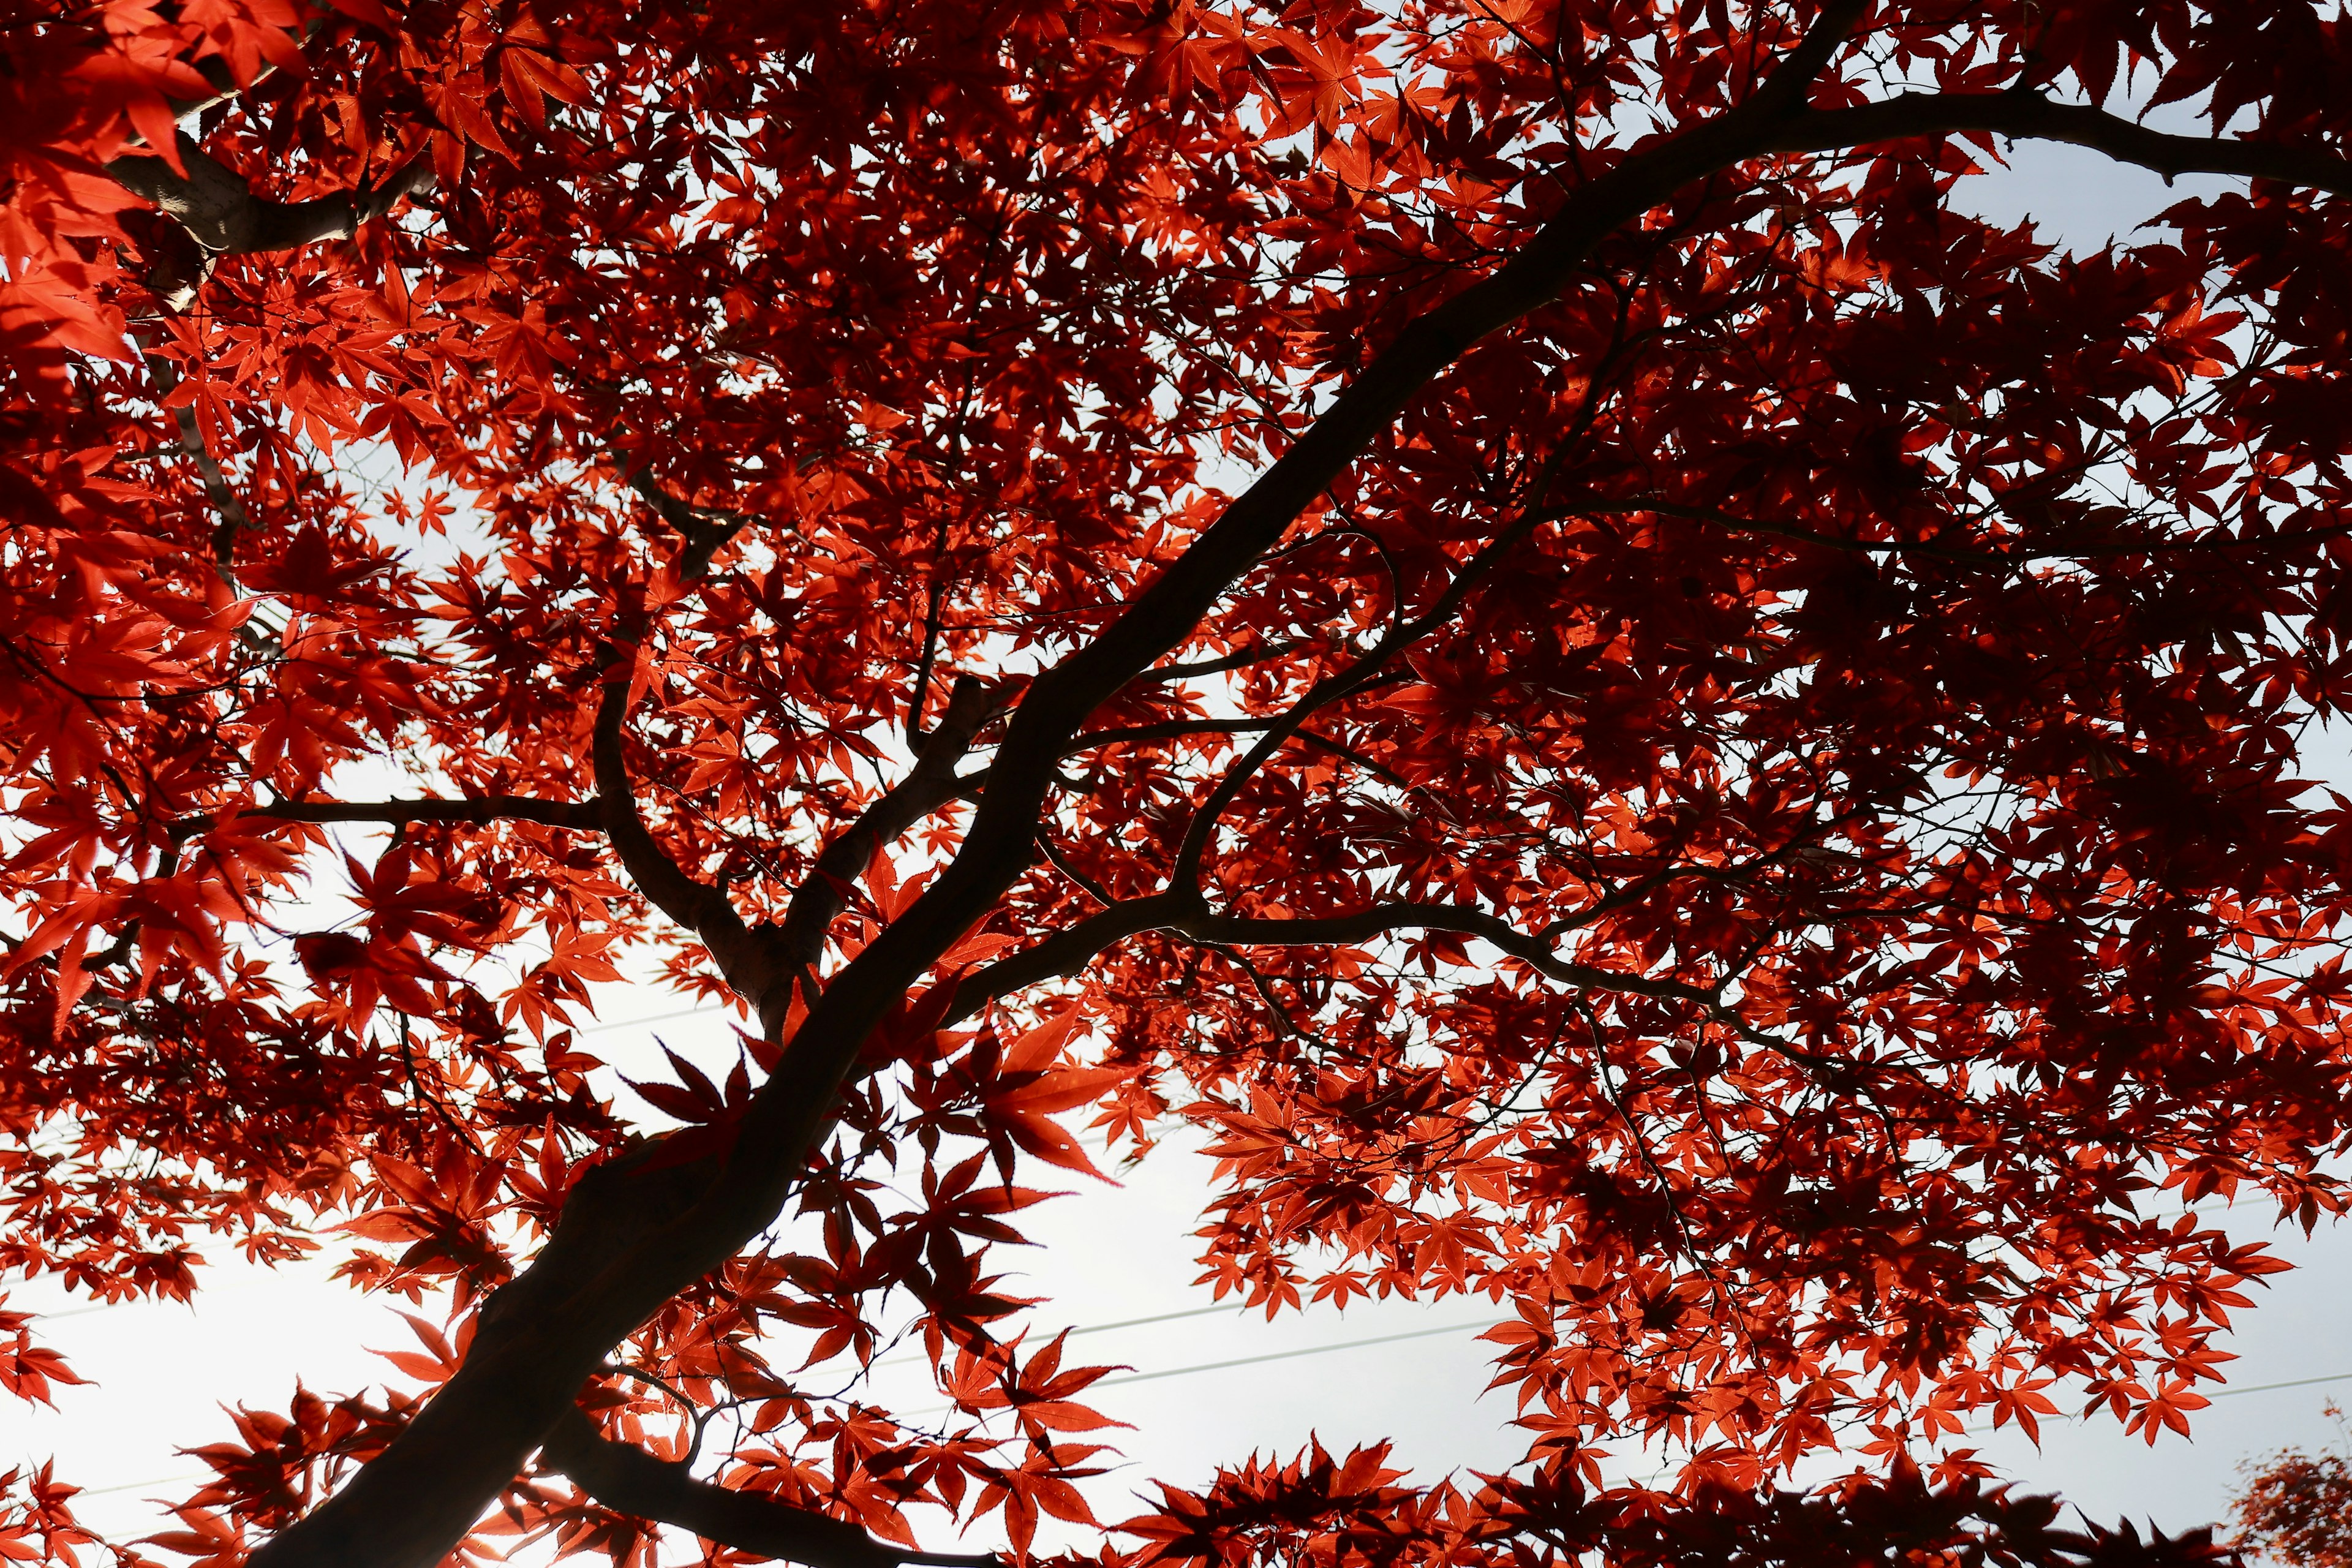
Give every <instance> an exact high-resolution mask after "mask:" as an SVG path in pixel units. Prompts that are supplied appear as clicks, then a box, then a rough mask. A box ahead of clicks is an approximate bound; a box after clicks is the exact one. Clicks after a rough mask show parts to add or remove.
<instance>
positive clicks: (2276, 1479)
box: [2237, 1405, 2352, 1568]
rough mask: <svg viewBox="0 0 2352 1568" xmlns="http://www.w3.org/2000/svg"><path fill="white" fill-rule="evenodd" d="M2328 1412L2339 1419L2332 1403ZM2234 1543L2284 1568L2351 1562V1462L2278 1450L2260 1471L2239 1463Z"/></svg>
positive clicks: (2339, 1455) (2329, 1567) (2337, 1566)
mask: <svg viewBox="0 0 2352 1568" xmlns="http://www.w3.org/2000/svg"><path fill="white" fill-rule="evenodd" d="M2327 1413H2328V1414H2329V1415H2334V1416H2336V1418H2337V1420H2338V1421H2339V1423H2340V1422H2341V1420H2342V1415H2343V1413H2342V1412H2341V1411H2338V1410H2337V1409H2336V1408H2335V1407H2334V1406H2333V1405H2330V1406H2329V1407H2328V1412H2327ZM2244 1473H2245V1474H2246V1485H2245V1489H2244V1490H2242V1492H2240V1493H2239V1494H2238V1523H2239V1524H2240V1525H2241V1526H2242V1527H2243V1528H2242V1529H2241V1530H2240V1531H2239V1532H2238V1538H2237V1544H2238V1545H2239V1546H2240V1547H2242V1548H2243V1549H2245V1550H2248V1551H2253V1552H2261V1553H2262V1554H2263V1556H2265V1557H2268V1558H2271V1559H2272V1560H2273V1561H2275V1562H2279V1563H2286V1564H2288V1568H2344V1565H2345V1564H2346V1563H2352V1460H2347V1455H2346V1454H2345V1453H2344V1452H2343V1451H2342V1450H2340V1449H2339V1450H2337V1451H2336V1452H2333V1453H2323V1454H2321V1455H2320V1456H2319V1457H2318V1458H2313V1457H2312V1456H2311V1455H2309V1454H2305V1453H2303V1452H2301V1451H2300V1450H2297V1449H2292V1448H2290V1449H2283V1450H2282V1451H2280V1452H2278V1453H2276V1454H2273V1455H2272V1456H2271V1457H2270V1458H2269V1459H2268V1461H2267V1462H2265V1463H2264V1464H2263V1466H2262V1467H2261V1468H2259V1469H2257V1468H2254V1467H2253V1466H2252V1465H2248V1466H2246V1467H2244Z"/></svg>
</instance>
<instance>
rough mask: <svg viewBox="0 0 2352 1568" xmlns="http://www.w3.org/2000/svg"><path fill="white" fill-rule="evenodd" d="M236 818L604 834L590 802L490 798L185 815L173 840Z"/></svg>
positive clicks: (327, 803) (309, 803)
mask: <svg viewBox="0 0 2352 1568" xmlns="http://www.w3.org/2000/svg"><path fill="white" fill-rule="evenodd" d="M231 816H266V817H269V818H271V819H273V820H275V821H278V822H318V823H325V822H381V823H387V824H389V825H391V826H394V827H405V826H409V825H411V824H413V823H452V824H474V825H480V824H486V823H492V822H536V823H539V824H540V825H541V826H546V827H568V828H571V829H572V831H574V832H577V833H602V832H603V831H604V818H603V816H601V815H600V813H599V811H598V809H597V806H596V805H595V804H594V803H593V802H590V801H570V800H546V799H542V798H541V797H540V796H538V795H479V796H477V797H475V798H472V799H468V800H349V801H346V800H289V801H279V802H278V803H277V804H275V805H241V806H238V807H236V809H235V810H233V811H229V812H206V813H205V814H203V815H201V816H184V817H182V818H180V819H179V820H178V821H177V822H174V823H173V824H172V826H171V829H170V831H171V835H172V837H173V838H174V839H184V838H191V837H194V836H195V835H197V834H199V833H209V832H210V831H212V829H213V828H214V827H215V826H217V825H218V824H219V823H220V822H221V821H223V820H224V819H225V818H226V817H231Z"/></svg>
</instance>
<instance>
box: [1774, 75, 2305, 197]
mask: <svg viewBox="0 0 2352 1568" xmlns="http://www.w3.org/2000/svg"><path fill="white" fill-rule="evenodd" d="M1956 131H1989V132H1994V133H1996V134H1998V135H2002V136H2011V137H2017V138H2020V139H2022V140H2030V141H2041V142H2072V143H2074V145H2075V146H2077V147H2089V148H2092V149H2094V150H2095V151H2097V152H2101V153H2105V154H2106V155H2107V156H2108V157H2110V158H2113V159H2115V160H2116V161H2117V162H2118V163H2137V164H2138V165H2139V166H2140V167H2142V168H2144V169H2153V170H2154V171H2155V172H2156V173H2158V174H2162V175H2163V176H2164V177H2165V178H2166V179H2167V180H2170V179H2172V178H2173V177H2174V176H2176V175H2179V174H2242V175H2245V176H2248V177H2250V178H2252V179H2257V180H2276V181H2279V182H2280V183H2281V184H2289V185H2303V186H2308V187H2310V188H2312V189H2315V190H2322V191H2330V192H2333V193H2334V194H2336V195H2352V159H2347V158H2346V157H2344V156H2343V155H2342V154H2340V153H2332V152H2329V151H2327V150H2326V149H2325V148H2321V147H2297V146H2293V145H2290V144H2288V143H2286V142H2250V141H2245V140H2242V139H2241V138H2237V137H2209V136H2175V135H2171V134H2169V133H2168V132H2161V131H2151V130H2149V129H2148V128H2147V126H2145V125H2141V124H2139V123H2138V122H2137V121H2130V120H2126V119H2124V118H2123V117H2122V116H2121V115H2116V114H2110V113H2108V112H2107V111H2106V110H2103V109H2093V108H2091V107H2090V106H2089V105H2087V104H2074V103H2058V102H2054V101H2053V100H2050V99H2047V98H2044V97H2043V96H2042V94H2041V93H2039V92H2034V91H2031V90H2011V91H2009V92H1985V93H1931V92H1910V93H1905V94H1903V95H1901V96H1900V97H1897V98H1891V99H1888V100H1885V102H1882V103H1867V104H1861V105H1858V106H1856V107H1854V108H1852V109H1826V110H1811V111H1810V112H1807V113H1804V114H1800V115H1798V116H1796V117H1795V118H1794V119H1792V120H1790V121H1787V122H1786V123H1785V124H1783V125H1782V126H1780V128H1779V129H1778V130H1777V131H1775V132H1773V133H1772V134H1771V135H1770V136H1769V137H1768V138H1767V139H1766V141H1765V142H1764V143H1763V145H1762V146H1761V147H1760V148H1759V151H1762V152H1769V153H1823V152H1831V151H1834V150H1837V149H1841V148H1846V147H1854V146H1861V145H1865V144H1867V143H1869V142H1897V141H1901V140H1903V139H1904V138H1906V137H1911V136H1942V135H1948V134H1950V133H1951V132H1956Z"/></svg>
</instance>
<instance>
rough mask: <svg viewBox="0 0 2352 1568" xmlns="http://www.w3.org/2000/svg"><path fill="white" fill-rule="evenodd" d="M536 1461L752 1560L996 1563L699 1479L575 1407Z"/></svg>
mask: <svg viewBox="0 0 2352 1568" xmlns="http://www.w3.org/2000/svg"><path fill="white" fill-rule="evenodd" d="M540 1458H541V1461H542V1462H544V1463H546V1464H547V1465H549V1466H551V1467H552V1468H555V1469H558V1470H561V1471H562V1473H563V1474H565V1475H567V1476H569V1477H571V1478H572V1480H574V1481H576V1482H578V1483H579V1485H580V1489H582V1490H583V1491H584V1492H586V1493H587V1494H588V1495H589V1496H590V1497H592V1498H593V1499H595V1500H597V1501H598V1502H600V1503H602V1504H604V1506H605V1507H606V1508H609V1509H611V1510H614V1512H615V1513H625V1514H631V1515H634V1516H635V1517H636V1518H638V1519H652V1520H659V1521H661V1522H663V1523H665V1524H675V1525H678V1526H680V1527H682V1528H684V1529H687V1530H690V1531H694V1533H695V1534H697V1535H698V1536H700V1537H702V1538H703V1539H704V1540H705V1541H709V1542H717V1543H718V1544H719V1545H721V1546H729V1547H732V1548H734V1549H735V1550H736V1551H738V1552H749V1553H751V1555H752V1556H755V1557H780V1558H787V1559H789V1560H791V1561H792V1562H794V1563H805V1564H807V1568H901V1565H902V1564H906V1563H928V1564H937V1565H938V1568H992V1565H993V1564H994V1563H996V1562H997V1559H996V1557H995V1555H994V1554H993V1553H991V1552H919V1551H916V1550H914V1549H912V1548H910V1547H904V1546H893V1545H891V1544H890V1543H889V1542H886V1541H877V1540H875V1539H874V1538H873V1537H872V1536H870V1535H868V1534H866V1532H865V1531H862V1530H860V1529H858V1528H857V1527H856V1525H854V1524H847V1523H844V1522H843V1521H840V1520H837V1519H831V1518H828V1517H826V1516H825V1515H824V1514H821V1513H816V1512H813V1511H811V1510H807V1509H800V1508H793V1507H791V1506H790V1505H788V1504H785V1503H781V1502H778V1501H777V1500H775V1499H773V1498H771V1497H766V1496H762V1495H761V1494H760V1493H758V1492H746V1491H737V1490H735V1489H732V1488H729V1487H722V1486H719V1485H716V1484H714V1483H712V1482H709V1481H704V1480H698V1479H695V1476H694V1473H693V1471H691V1470H690V1469H688V1468H687V1467H686V1466H684V1465H680V1464H672V1463H670V1462H669V1461H667V1460H664V1459H657V1458H654V1457H653V1456H652V1455H651V1454H648V1453H646V1451H645V1450H644V1449H643V1448H640V1447H636V1446H635V1445H634V1444H630V1443H623V1442H616V1441H614V1439H613V1438H610V1437H607V1436H604V1435H603V1434H602V1433H600V1432H598V1431H597V1430H596V1424H595V1423H594V1422H593V1421H592V1420H590V1419H589V1418H588V1416H587V1415H585V1414H584V1413H583V1412H582V1411H581V1410H580V1409H579V1408H578V1407H577V1406H574V1407H573V1408H572V1409H571V1410H568V1411H566V1412H565V1413H564V1414H563V1415H562V1416H560V1417H558V1418H557V1421H556V1424H555V1429H554V1430H553V1431H551V1432H550V1433H549V1434H548V1437H547V1442H546V1445H545V1446H544V1447H542V1448H541V1450H540Z"/></svg>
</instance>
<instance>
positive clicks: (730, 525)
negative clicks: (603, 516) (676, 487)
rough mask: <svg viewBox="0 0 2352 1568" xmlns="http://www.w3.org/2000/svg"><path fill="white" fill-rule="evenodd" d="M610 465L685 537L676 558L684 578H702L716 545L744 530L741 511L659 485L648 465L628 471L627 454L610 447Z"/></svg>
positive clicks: (687, 579)
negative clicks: (700, 502)
mask: <svg viewBox="0 0 2352 1568" xmlns="http://www.w3.org/2000/svg"><path fill="white" fill-rule="evenodd" d="M613 465H614V468H618V469H619V470H620V474H621V478H622V479H624V480H625V481H626V482H627V484H628V487H629V488H630V489H633V490H635V491H636V492H637V494H639V495H640V496H643V497H644V498H645V500H646V504H647V505H648V506H651V507H652V508H653V509H654V510H655V511H656V512H658V513H660V514H661V520H662V521H664V522H667V523H668V524H669V525H670V526H671V527H672V528H674V529H676V530H677V531H678V536H679V537H680V538H682V539H684V540H685V541H686V553H685V554H684V555H682V556H680V557H679V558H678V575H679V576H680V577H681V578H683V579H685V580H686V581H687V582H689V583H694V582H698V581H700V580H701V578H702V576H703V574H705V573H707V572H709V570H710V558H711V557H712V556H714V555H716V554H718V553H719V547H720V546H721V545H723V544H725V543H726V542H728V541H729V540H730V539H732V538H734V537H735V536H736V535H737V534H738V533H740V532H741V531H743V528H744V526H745V525H746V524H747V523H749V522H750V521H751V519H750V518H749V517H747V516H746V515H744V514H743V513H741V512H740V511H721V510H717V509H716V508H712V507H699V506H696V505H694V504H692V503H691V502H688V501H684V500H679V499H678V498H677V497H676V496H674V495H672V494H670V493H669V491H667V490H666V489H662V487H661V486H660V485H659V484H658V483H656V481H655V479H654V477H653V470H652V468H646V467H641V468H637V469H635V471H634V472H633V471H631V469H630V468H629V464H628V454H627V453H625V452H624V451H622V450H621V449H620V448H619V447H614V448H613Z"/></svg>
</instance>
